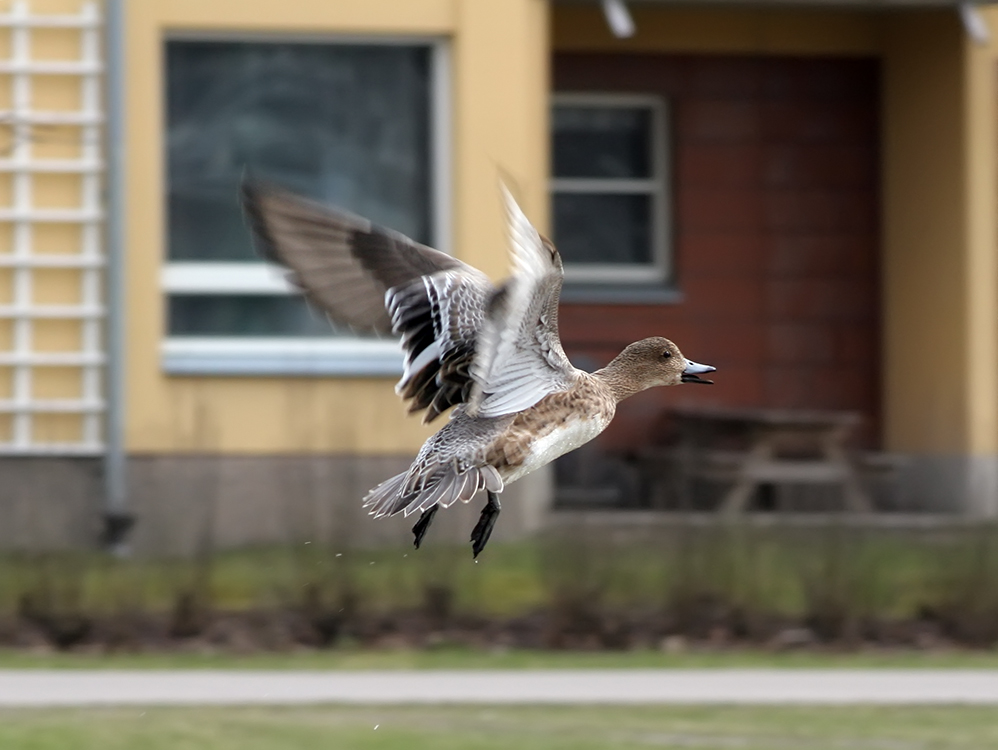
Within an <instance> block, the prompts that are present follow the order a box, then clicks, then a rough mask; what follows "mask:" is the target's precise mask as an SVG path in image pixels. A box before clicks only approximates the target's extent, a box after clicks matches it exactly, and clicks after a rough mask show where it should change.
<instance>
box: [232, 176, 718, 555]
mask: <svg viewBox="0 0 998 750" xmlns="http://www.w3.org/2000/svg"><path fill="white" fill-rule="evenodd" d="M502 194H503V200H504V203H505V208H506V218H507V224H508V233H509V243H510V248H511V254H512V260H513V273H512V275H511V276H510V277H509V278H508V279H506V281H504V282H503V283H502V284H500V285H499V286H496V285H494V284H493V283H492V282H491V281H490V280H489V279H488V278H487V277H486V276H485V274H483V273H482V272H481V271H479V270H477V269H476V268H473V267H472V266H469V265H468V264H466V263H463V262H461V261H460V260H458V259H457V258H454V257H452V256H450V255H447V254H446V253H442V252H440V251H438V250H434V249H433V248H430V247H426V246H425V245H421V244H419V243H417V242H414V241H413V240H411V239H409V238H408V237H405V236H403V235H401V234H399V233H397V232H394V231H391V230H389V229H385V228H382V227H379V226H376V225H375V224H372V223H371V222H370V221H368V220H367V219H364V218H361V217H359V216H356V215H353V214H351V213H348V212H346V211H342V210H340V209H336V208H332V207H329V206H326V205H323V204H320V203H316V202H314V201H311V200H308V199H305V198H303V197H301V196H298V195H296V194H294V193H291V192H288V191H286V190H284V189H282V188H279V187H276V186H273V185H269V184H265V183H260V182H256V181H252V180H246V181H244V183H243V188H242V201H243V207H244V211H245V214H246V217H247V220H248V223H249V225H250V227H251V230H252V233H253V235H254V240H255V244H256V246H257V249H258V251H259V252H260V253H261V254H262V255H263V256H264V257H265V258H266V259H267V260H269V261H271V262H274V263H278V264H280V265H282V266H284V267H286V268H287V269H289V271H290V273H289V278H290V280H291V281H292V282H293V283H294V284H295V285H296V286H297V287H298V288H299V289H301V291H302V292H303V293H304V295H305V297H306V299H307V300H308V301H309V302H310V303H311V304H312V305H314V306H315V307H317V308H319V309H321V310H323V311H324V312H325V313H326V314H327V315H328V316H329V318H330V319H331V320H332V321H333V322H335V323H338V324H341V325H347V326H350V327H351V328H353V329H354V330H356V331H361V332H373V333H379V334H386V335H387V334H395V335H398V336H401V344H402V349H403V352H404V367H403V373H402V378H401V380H399V382H398V384H397V385H396V386H395V391H396V393H397V394H399V395H400V396H401V397H402V398H403V399H404V400H406V401H408V402H409V413H410V414H411V413H416V412H420V411H423V412H424V415H423V421H424V423H428V422H431V421H433V420H434V419H436V418H437V417H439V416H440V415H441V414H443V413H444V412H445V411H446V410H447V409H450V408H451V407H456V408H455V409H454V410H453V411H452V412H451V416H450V419H449V420H448V422H447V424H446V425H444V427H443V428H442V429H441V430H440V431H439V432H437V433H436V434H434V435H433V436H431V437H430V438H429V439H428V440H427V441H426V443H425V444H424V445H423V447H422V449H421V450H420V451H419V454H418V455H417V456H416V459H415V461H413V463H412V465H411V466H410V467H409V469H408V470H407V471H404V472H402V473H401V474H398V475H397V476H394V477H392V478H391V479H387V480H385V481H384V482H382V483H381V484H379V485H378V486H377V487H375V488H374V489H372V490H371V491H370V492H368V493H367V496H366V497H365V498H364V501H363V502H364V507H365V508H368V509H370V513H371V514H372V515H374V516H375V517H376V518H381V517H383V516H394V515H397V514H399V513H403V514H405V515H406V516H409V515H411V514H413V513H416V512H419V513H420V514H421V515H420V518H419V520H418V521H417V522H416V524H415V526H413V529H412V531H413V535H414V538H415V546H416V548H417V549H418V548H419V545H420V543H421V542H422V540H423V536H424V535H425V534H426V530H427V529H428V528H429V526H430V523H431V522H432V520H433V517H434V515H435V514H436V513H437V511H438V510H439V509H440V508H448V507H450V506H451V505H453V504H454V503H455V502H457V501H459V500H460V501H461V502H464V503H467V502H470V501H471V499H472V498H473V497H474V496H475V494H477V493H478V492H479V491H480V490H485V492H486V493H487V496H488V501H487V502H486V505H485V507H484V508H483V510H482V514H481V518H480V519H479V521H478V523H477V524H476V525H475V528H474V530H473V531H472V533H471V544H472V553H473V554H474V556H475V557H478V555H479V553H480V552H481V551H482V549H484V547H485V545H486V543H487V542H488V540H489V537H490V535H491V534H492V529H493V527H494V526H495V522H496V519H497V518H498V515H499V511H500V504H499V494H500V493H501V492H502V491H503V488H504V487H505V486H506V485H508V484H510V483H511V482H515V481H516V480H517V479H519V478H521V477H523V476H525V475H527V474H529V473H530V472H532V471H535V470H537V469H539V468H540V467H542V466H544V465H545V464H548V463H550V462H551V461H553V460H554V459H556V458H558V457H559V456H561V455H563V454H565V453H568V452H569V451H571V450H574V449H575V448H578V447H579V446H580V445H583V444H584V443H587V442H589V441H590V440H592V439H593V438H594V437H596V436H597V435H599V434H600V433H601V432H602V431H603V430H605V429H606V427H607V425H609V424H610V420H611V419H613V415H614V412H615V410H616V407H617V404H618V403H620V402H621V401H623V400H624V399H625V398H627V397H628V396H632V395H634V394H635V393H638V392H640V391H643V390H646V389H648V388H652V387H654V386H660V385H679V384H680V383H707V384H709V383H711V382H712V381H710V380H707V379H704V378H702V377H701V376H702V375H703V374H705V373H708V372H712V371H713V370H714V369H715V368H713V367H710V366H709V365H702V364H697V363H696V362H692V361H690V360H688V359H686V357H684V356H683V354H682V352H680V350H679V347H677V346H676V345H675V344H674V343H672V342H671V341H669V340H668V339H665V338H660V337H654V338H647V339H644V340H642V341H638V342H636V343H633V344H631V345H629V346H628V347H627V348H625V349H624V350H623V351H622V352H621V353H620V354H619V355H618V356H617V357H616V358H614V359H613V361H611V362H610V363H609V364H608V365H607V366H606V367H604V368H603V369H602V370H598V371H596V372H594V373H588V372H585V371H583V370H579V369H577V368H575V367H574V366H573V365H572V364H571V363H570V362H569V361H568V358H567V357H566V356H565V352H564V350H563V349H562V346H561V341H560V340H559V337H558V300H559V296H560V294H561V287H562V280H563V277H564V272H563V268H562V262H561V257H560V256H559V254H558V251H557V250H556V249H555V247H554V245H553V244H552V243H551V242H550V241H549V240H548V239H546V238H545V237H542V236H541V235H540V234H539V233H538V232H537V230H536V229H534V227H533V226H532V225H531V224H530V222H529V221H528V220H527V217H526V216H525V215H524V213H523V211H522V210H520V207H519V206H518V205H517V204H516V202H515V201H514V200H513V197H512V195H510V193H509V191H508V190H507V189H506V188H505V187H503V188H502Z"/></svg>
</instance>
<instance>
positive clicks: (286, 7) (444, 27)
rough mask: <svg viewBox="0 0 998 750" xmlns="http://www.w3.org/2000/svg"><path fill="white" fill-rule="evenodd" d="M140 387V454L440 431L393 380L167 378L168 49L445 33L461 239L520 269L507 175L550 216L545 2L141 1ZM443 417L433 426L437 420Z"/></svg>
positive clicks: (360, 441)
mask: <svg viewBox="0 0 998 750" xmlns="http://www.w3.org/2000/svg"><path fill="white" fill-rule="evenodd" d="M126 27H127V35H126V36H127V53H126V54H127V59H128V69H127V84H126V86H127V96H126V101H127V112H126V117H127V125H126V128H127V140H128V143H127V167H126V169H127V201H128V203H127V207H126V214H127V217H128V220H127V227H126V233H127V252H128V261H127V269H126V273H127V307H128V320H127V346H126V352H127V361H126V368H127V369H126V378H127V383H128V387H127V398H126V445H127V449H128V450H129V451H130V452H132V453H141V452H183V451H219V452H226V453H247V454H252V453H258V454H265V453H294V452H309V451H335V452H343V453H354V454H361V455H363V454H378V453H411V452H414V451H415V450H417V449H418V447H419V445H420V444H421V443H422V441H423V440H424V439H425V438H426V436H427V435H428V434H429V433H430V432H431V431H432V430H430V429H428V428H425V427H423V426H422V425H420V423H419V420H418V419H415V418H407V417H406V416H405V414H404V407H403V405H402V403H401V402H400V401H399V399H398V398H397V397H396V396H395V394H394V392H393V380H392V379H389V378H363V379H362V378H353V379H351V378H307V379H296V378H256V377H242V378H224V377H210V378H195V377H168V376H166V375H164V374H163V372H162V371H161V369H160V354H159V344H160V341H161V338H162V335H163V331H164V330H165V319H164V313H165V311H164V300H163V295H162V294H161V292H160V288H159V278H160V269H161V266H162V263H163V259H164V257H165V247H164V239H163V238H164V236H165V216H164V200H163V195H164V186H165V174H164V163H163V153H164V148H163V137H164V133H163V125H162V123H163V121H164V117H163V91H164V80H163V70H162V45H163V39H164V35H165V34H167V33H169V32H171V31H208V32H224V33H229V32H232V33H239V32H257V33H258V32H261V31H265V32H267V33H268V34H270V33H273V34H278V33H288V34H302V33H307V34H309V35H313V36H314V35H317V34H319V35H321V34H329V35H330V36H335V37H337V38H343V37H349V36H350V35H355V34H356V35H361V36H368V37H370V36H371V35H376V36H384V35H407V36H413V35H418V36H424V37H439V38H441V39H445V40H447V41H448V43H449V44H450V49H451V77H452V90H451V109H452V123H451V131H452V135H453V146H452V149H451V153H450V154H449V161H450V163H451V164H452V165H453V168H452V174H451V179H452V193H453V201H452V211H453V227H452V236H453V239H454V241H453V250H454V252H455V254H456V255H457V256H458V257H460V258H462V259H463V260H466V261H468V262H470V263H472V264H474V265H476V266H478V267H480V268H482V269H483V270H485V271H486V272H487V273H489V274H491V275H493V276H494V277H499V276H502V275H503V274H504V273H505V269H506V263H507V260H506V249H505V241H504V239H503V234H502V222H501V212H500V202H499V197H498V189H497V187H498V180H499V175H500V174H503V175H505V176H506V178H507V179H508V180H509V181H510V182H511V183H512V185H513V186H514V189H515V190H516V192H517V193H518V195H519V197H520V198H521V200H522V201H523V202H524V206H525V210H526V211H527V212H528V214H529V215H530V216H531V217H532V218H533V219H534V220H535V221H536V222H537V223H538V224H539V226H542V227H543V226H544V225H545V224H546V215H547V194H546V179H547V161H548V160H547V128H546V117H547V115H546V109H547V89H548V86H547V75H546V70H547V63H548V37H547V3H546V2H545V0H337V1H336V2H329V0H293V1H289V2H284V3H275V2H271V1H270V0H211V1H210V2H206V1H205V0H139V1H138V2H130V3H128V4H127V16H126ZM437 426H438V425H434V428H436V427H437Z"/></svg>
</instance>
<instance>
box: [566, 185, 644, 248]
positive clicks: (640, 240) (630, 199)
mask: <svg viewBox="0 0 998 750" xmlns="http://www.w3.org/2000/svg"><path fill="white" fill-rule="evenodd" d="M651 201H652V198H651V196H649V195H621V194H598V193H597V194H591V193H556V194H555V196H554V236H555V242H556V244H557V245H558V250H559V252H561V255H562V258H563V259H564V261H565V263H622V264H648V263H651V262H652V255H651V248H652V237H651V234H652V230H651V226H652V223H651V222H652V206H651Z"/></svg>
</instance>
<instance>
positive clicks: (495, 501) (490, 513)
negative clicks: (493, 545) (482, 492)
mask: <svg viewBox="0 0 998 750" xmlns="http://www.w3.org/2000/svg"><path fill="white" fill-rule="evenodd" d="M500 510H502V507H501V506H500V505H499V496H498V495H496V493H494V492H489V501H488V502H487V503H486V504H485V507H484V508H482V516H481V518H479V519H478V523H476V524H475V528H474V529H473V530H472V532H471V552H472V554H473V555H474V556H475V557H478V553H479V552H481V551H482V550H483V549H485V545H486V544H488V541H489V537H490V536H492V529H493V527H494V526H495V525H496V519H497V518H499V511H500Z"/></svg>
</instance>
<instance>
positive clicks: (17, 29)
mask: <svg viewBox="0 0 998 750" xmlns="http://www.w3.org/2000/svg"><path fill="white" fill-rule="evenodd" d="M101 23H102V20H101V17H100V13H99V8H98V6H97V4H96V3H86V4H83V5H82V6H81V10H80V12H79V13H78V14H74V15H33V14H32V13H31V10H30V7H29V4H28V3H26V2H14V3H12V4H11V5H10V12H9V13H6V14H0V30H8V31H9V34H10V45H9V50H10V55H9V58H8V59H0V76H4V77H7V78H8V80H9V81H10V109H6V110H2V109H0V126H5V127H6V128H9V129H10V143H11V148H10V153H9V155H8V156H7V158H0V174H4V173H6V174H9V175H10V180H11V201H10V204H9V205H7V206H0V223H6V224H8V226H9V227H10V228H11V252H10V253H8V254H0V269H9V272H10V273H11V274H12V288H11V293H10V303H9V304H2V305H0V319H6V320H9V321H11V326H12V337H11V346H10V348H9V349H7V350H0V367H5V368H10V369H11V370H12V381H11V389H10V398H6V399H0V414H7V415H10V419H11V427H10V431H9V435H0V454H52V455H66V454H70V455H71V454H83V455H87V454H90V455H94V454H100V453H101V452H102V451H103V448H104V446H103V438H102V432H103V430H102V421H103V416H104V411H105V401H104V398H103V395H102V392H103V377H102V374H103V367H104V362H105V355H104V352H103V344H102V338H103V337H102V329H103V318H104V312H105V311H104V305H103V290H102V276H103V267H104V253H103V247H102V222H103V218H104V212H103V207H102V198H101V179H102V173H103V163H102V142H101V138H102V124H103V113H102V103H101V76H102V73H103V65H102V61H101ZM40 28H46V29H65V30H73V31H75V32H76V33H78V35H79V44H78V51H79V54H78V58H77V59H71V60H55V61H53V60H37V59H34V58H33V56H32V34H33V32H34V31H35V30H36V29H40ZM40 76H71V77H73V78H76V79H78V80H79V98H78V104H79V106H78V108H77V109H75V110H69V109H66V110H63V109H59V110H54V111H44V110H38V109H35V108H34V106H33V96H32V89H33V82H34V81H35V80H36V79H38V78H39V77H40ZM45 126H74V127H75V128H77V132H78V133H79V144H78V156H77V157H76V158H58V159H57V158H39V157H37V156H36V155H35V153H34V152H35V150H36V149H35V148H34V146H33V144H34V142H35V140H36V134H37V133H36V131H37V130H38V128H40V127H45ZM40 174H44V175H47V176H48V175H60V174H62V175H72V176H78V179H79V187H80V189H79V205H77V206H72V207H61V208H46V207H38V206H37V201H36V196H35V184H34V183H35V178H36V176H37V175H40ZM40 224H45V225H52V224H71V225H76V226H78V227H79V228H80V231H79V237H80V239H79V244H78V247H75V248H73V247H67V248H66V249H65V252H62V253H59V254H53V253H49V252H46V253H37V252H35V246H34V239H35V229H36V227H37V226H38V225H40ZM39 269H43V270H49V269H65V270H69V271H75V272H76V274H77V275H78V278H79V285H80V289H79V303H78V304H60V305H55V304H39V303H37V302H36V301H35V299H36V296H37V295H36V294H35V286H36V271H39ZM40 319H49V320H66V321H75V322H78V324H79V326H80V336H79V346H78V347H76V348H75V349H74V350H72V351H57V352H56V351H39V350H38V348H37V347H36V345H35V336H34V333H35V323H36V321H38V320H40ZM52 367H60V368H68V369H70V370H75V371H76V372H77V373H78V375H79V379H80V382H79V394H80V395H79V397H78V398H39V397H36V396H35V395H34V390H35V389H34V387H33V383H34V380H35V377H34V376H35V373H36V372H37V371H38V370H39V369H40V368H52ZM40 414H49V415H51V414H62V415H77V418H78V419H79V420H80V421H81V424H80V429H79V438H78V439H75V440H61V441H53V440H51V439H47V438H46V437H45V436H44V435H40V434H39V431H38V430H37V429H36V416H37V415H40ZM4 438H6V439H4Z"/></svg>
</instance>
